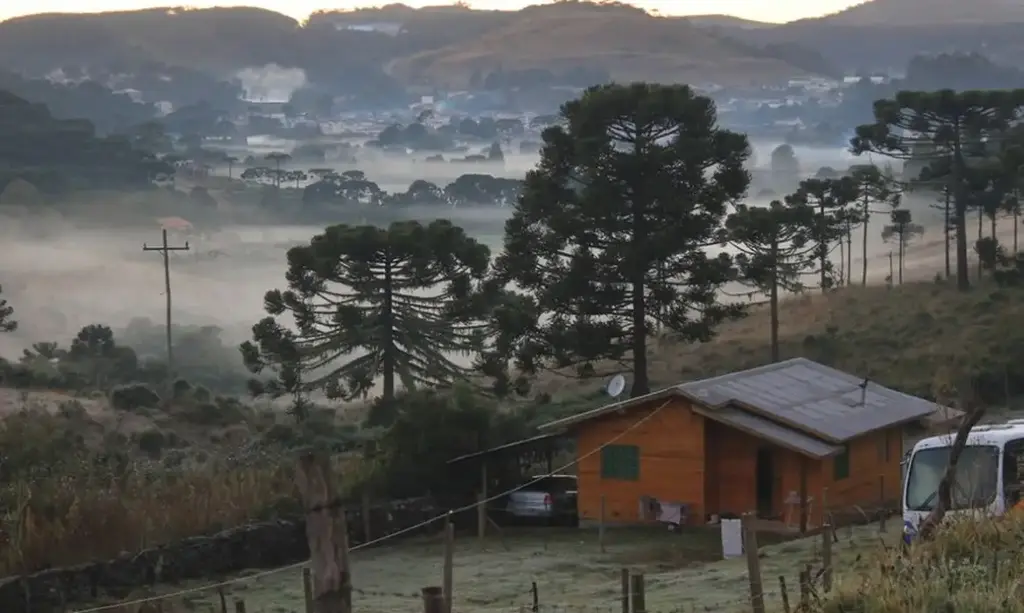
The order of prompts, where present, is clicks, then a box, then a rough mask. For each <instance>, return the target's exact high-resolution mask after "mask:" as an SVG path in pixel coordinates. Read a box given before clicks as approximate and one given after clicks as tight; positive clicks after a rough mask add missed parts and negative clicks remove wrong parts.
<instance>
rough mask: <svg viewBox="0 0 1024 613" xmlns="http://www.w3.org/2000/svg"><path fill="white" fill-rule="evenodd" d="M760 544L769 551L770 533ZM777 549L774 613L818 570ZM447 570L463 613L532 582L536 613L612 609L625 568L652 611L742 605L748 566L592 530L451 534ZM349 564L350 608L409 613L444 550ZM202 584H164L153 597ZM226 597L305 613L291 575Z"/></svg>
mask: <svg viewBox="0 0 1024 613" xmlns="http://www.w3.org/2000/svg"><path fill="white" fill-rule="evenodd" d="M894 524H895V522H892V521H891V522H890V525H891V526H893V527H892V528H891V529H890V532H888V533H887V534H885V535H879V534H878V528H877V526H875V525H873V526H863V527H857V528H853V529H846V528H842V529H840V530H839V543H837V544H835V546H834V556H835V560H836V564H837V567H839V566H843V567H850V565H851V564H853V563H854V562H855V561H856V560H857V559H859V558H860V557H861V556H862V555H863V554H864V553H865V552H868V551H871V550H873V549H878V548H879V547H880V543H881V542H888V543H892V542H894V540H895V538H896V532H895V525H894ZM761 540H762V541H763V542H764V543H770V542H771V541H770V540H769V537H768V536H767V535H762V536H761ZM775 540H776V543H775V544H765V545H764V546H762V548H761V565H762V572H763V576H764V585H765V591H766V598H767V604H768V607H769V609H776V610H781V597H780V590H779V581H778V577H779V576H785V577H786V582H787V585H788V586H789V589H790V590H791V591H792V593H791V594H790V598H791V599H792V600H793V601H794V602H795V600H796V586H797V585H798V572H799V570H800V569H801V568H803V565H804V564H813V565H814V566H815V568H820V543H821V537H820V536H814V537H808V538H806V539H800V540H793V541H788V542H777V541H778V537H775ZM506 547H507V549H506ZM454 561H455V566H454V592H455V609H456V610H457V611H459V612H460V613H461V612H473V613H498V612H512V611H520V610H522V609H523V607H528V606H529V605H530V604H531V602H532V600H531V598H532V596H531V584H532V582H536V583H537V591H538V596H539V601H540V604H541V607H542V610H544V611H556V610H558V611H588V612H591V611H593V612H596V611H608V612H611V611H618V610H620V608H619V607H620V605H619V602H620V573H621V569H622V568H629V569H631V570H633V571H635V572H643V573H645V575H646V594H647V604H648V609H649V611H650V612H651V613H660V612H668V611H739V610H744V609H747V608H749V585H748V579H747V570H746V562H745V560H744V559H733V560H722V559H721V545H720V541H719V533H718V532H717V531H716V530H714V529H711V528H695V529H689V530H684V531H683V532H682V533H668V532H666V531H661V530H656V529H615V530H609V532H608V534H607V545H606V552H605V553H603V554H602V553H601V552H600V548H599V545H598V542H597V534H596V532H594V531H590V530H551V531H541V530H535V531H527V532H512V531H508V532H506V534H505V536H504V539H498V538H494V537H492V538H488V539H486V540H485V541H484V542H483V543H481V542H480V541H478V540H477V539H476V537H475V536H469V535H466V536H461V535H460V536H459V537H457V538H456V551H455V556H454ZM352 564H353V569H352V573H353V586H354V594H353V601H354V604H355V608H356V610H358V611H360V613H405V612H410V613H411V612H413V611H420V610H421V607H422V605H421V604H420V600H419V593H420V589H421V588H423V587H425V586H430V585H440V583H441V573H442V548H441V544H440V541H439V539H422V540H418V541H406V542H402V543H398V544H395V545H393V546H388V547H380V548H375V549H369V550H363V551H356V552H353V554H352ZM242 576H244V575H242ZM206 583H209V582H197V583H194V584H186V585H181V586H161V587H160V588H159V589H158V590H157V591H156V592H155V593H170V592H173V591H176V590H180V589H187V588H191V587H197V586H201V585H204V584H206ZM139 595H140V596H142V595H143V594H139ZM225 596H226V598H227V600H228V602H229V603H230V602H231V601H232V600H233V599H235V598H241V599H244V600H245V603H246V610H247V611H248V613H290V612H292V611H295V612H299V611H301V610H303V607H302V581H301V574H300V571H299V570H298V569H291V570H287V571H282V572H281V573H279V574H276V575H271V576H265V577H258V578H254V579H252V580H250V581H243V582H240V583H236V584H234V585H231V586H229V587H226V588H225ZM167 602H168V605H169V606H170V605H171V604H173V605H174V607H175V608H174V609H173V610H174V611H175V613H177V612H178V611H182V612H185V611H204V612H205V611H208V610H210V607H211V606H216V608H217V609H219V595H218V594H217V593H216V591H208V592H202V593H196V594H191V595H188V596H183V597H178V598H173V599H170V600H168V601H167ZM164 610H165V613H166V611H167V609H166V608H165V609H164Z"/></svg>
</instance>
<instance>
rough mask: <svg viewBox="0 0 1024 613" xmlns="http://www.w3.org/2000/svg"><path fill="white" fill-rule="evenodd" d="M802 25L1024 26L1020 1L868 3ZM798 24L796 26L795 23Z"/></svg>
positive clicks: (896, 0)
mask: <svg viewBox="0 0 1024 613" xmlns="http://www.w3.org/2000/svg"><path fill="white" fill-rule="evenodd" d="M801 21H803V22H812V21H813V22H817V23H819V24H824V25H830V26H886V27H893V26H914V27H917V26H920V27H927V26H936V25H959V24H962V25H967V24H999V23H1022V24H1024V2H1021V1H1020V0H971V1H967V2H965V1H964V0H869V1H868V2H864V3H862V4H858V5H855V6H852V7H850V8H848V9H845V10H843V11H839V12H838V13H833V14H831V15H826V16H825V17H821V18H818V19H813V20H811V19H805V20H801ZM794 23H799V22H794Z"/></svg>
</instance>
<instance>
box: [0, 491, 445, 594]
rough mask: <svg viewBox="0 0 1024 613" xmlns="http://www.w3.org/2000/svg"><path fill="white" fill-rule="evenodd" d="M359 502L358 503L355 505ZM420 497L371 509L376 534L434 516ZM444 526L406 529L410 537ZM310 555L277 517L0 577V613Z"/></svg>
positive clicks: (351, 523) (354, 525)
mask: <svg viewBox="0 0 1024 613" xmlns="http://www.w3.org/2000/svg"><path fill="white" fill-rule="evenodd" d="M353 507H355V508H353ZM345 515H346V520H347V523H348V528H349V533H350V537H349V538H350V540H349V542H350V543H351V544H352V545H358V544H360V543H362V542H364V541H365V535H364V534H363V528H364V524H363V521H362V517H361V511H360V510H359V507H356V505H354V504H353V505H350V506H348V508H347V509H346V513H345ZM436 515H437V510H436V509H435V508H434V506H433V505H432V504H430V503H429V502H427V501H423V500H416V501H396V502H393V503H388V504H384V505H375V506H374V508H372V509H371V517H370V526H371V530H372V533H371V535H370V537H371V538H373V539H376V538H381V537H383V536H386V535H388V534H394V533H395V532H398V531H400V530H403V529H405V528H409V527H413V526H417V525H418V524H420V523H422V522H423V521H425V520H428V519H430V518H432V517H436ZM431 529H433V530H437V529H439V525H435V526H432V527H431V526H425V527H423V529H420V530H409V531H408V532H405V533H403V536H405V535H412V534H417V533H423V532H424V531H429V530H431ZM307 559H309V547H308V545H307V542H306V526H305V522H303V521H301V520H277V521H268V522H262V523H258V524H251V525H247V526H242V527H239V528H233V529H230V530H225V531H223V532H220V533H218V534H214V535H211V536H201V537H192V538H188V539H184V540H182V541H179V542H177V543H173V544H170V545H164V546H161V547H154V548H152V549H147V550H145V551H141V552H138V553H131V554H127V553H126V554H124V555H121V556H120V557H118V558H115V559H113V560H109V561H106V562H96V563H90V564H82V565H79V566H74V567H69V568H58V569H50V570H43V571H40V572H37V573H33V574H30V575H25V576H21V577H7V578H3V579H0V613H64V611H66V610H67V608H69V607H71V606H73V605H81V604H82V603H88V602H94V601H95V600H96V599H97V598H99V597H101V596H102V597H105V598H112V599H119V598H128V597H129V595H130V594H131V593H132V592H134V591H136V590H138V589H139V588H140V587H144V586H149V585H153V584H156V583H176V582H179V581H184V580H190V579H191V580H195V579H208V580H210V581H211V582H212V581H215V580H217V579H218V578H219V577H223V576H224V575H228V574H231V573H235V572H239V571H242V570H246V569H270V568H277V567H280V566H287V565H289V564H295V563H297V562H301V561H303V560H307Z"/></svg>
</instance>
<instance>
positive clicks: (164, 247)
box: [142, 228, 189, 385]
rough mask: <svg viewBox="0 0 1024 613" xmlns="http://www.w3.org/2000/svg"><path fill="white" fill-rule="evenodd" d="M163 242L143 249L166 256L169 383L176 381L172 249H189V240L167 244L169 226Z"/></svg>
mask: <svg viewBox="0 0 1024 613" xmlns="http://www.w3.org/2000/svg"><path fill="white" fill-rule="evenodd" d="M162 235H163V243H162V244H161V245H160V246H159V247H150V246H148V245H146V243H142V250H143V251H159V252H160V255H162V256H163V258H164V295H165V296H167V322H166V323H167V383H168V385H171V384H172V383H171V382H172V381H174V348H173V346H172V343H171V258H170V253H171V252H172V251H188V250H189V246H188V241H185V246H184V247H171V246H169V245H168V244H167V228H164V229H163V233H162Z"/></svg>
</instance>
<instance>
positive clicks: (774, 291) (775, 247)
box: [768, 241, 779, 363]
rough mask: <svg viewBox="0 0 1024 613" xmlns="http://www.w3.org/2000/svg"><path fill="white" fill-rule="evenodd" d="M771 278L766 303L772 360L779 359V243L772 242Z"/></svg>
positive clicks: (776, 360)
mask: <svg viewBox="0 0 1024 613" xmlns="http://www.w3.org/2000/svg"><path fill="white" fill-rule="evenodd" d="M771 263H772V280H771V284H772V285H771V288H770V290H769V296H768V304H769V307H768V308H769V311H770V318H771V332H770V336H771V347H772V362H773V363H774V362H778V361H779V277H778V274H779V243H778V241H776V242H774V243H772V260H771Z"/></svg>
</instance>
